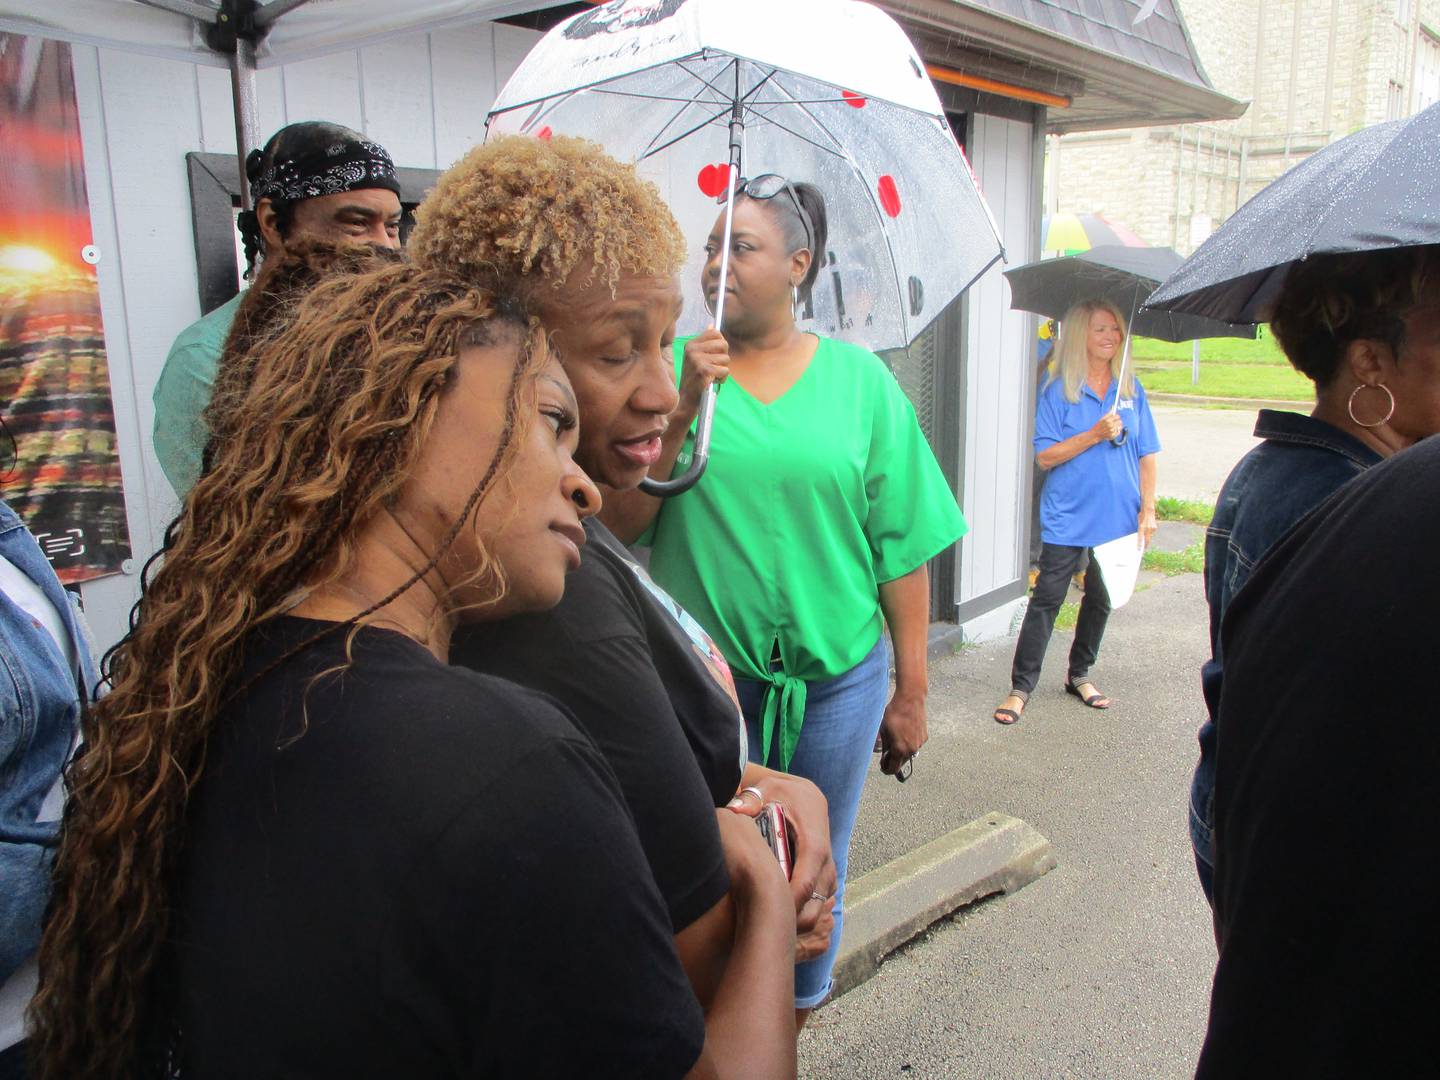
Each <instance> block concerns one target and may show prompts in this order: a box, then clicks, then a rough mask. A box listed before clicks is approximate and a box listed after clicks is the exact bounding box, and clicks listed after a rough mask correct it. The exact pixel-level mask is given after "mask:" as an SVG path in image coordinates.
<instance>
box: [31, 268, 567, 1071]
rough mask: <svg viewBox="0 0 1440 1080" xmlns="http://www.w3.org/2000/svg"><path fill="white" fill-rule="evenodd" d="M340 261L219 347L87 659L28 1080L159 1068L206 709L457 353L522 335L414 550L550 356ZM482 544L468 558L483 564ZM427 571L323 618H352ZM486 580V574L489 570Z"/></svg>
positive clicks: (477, 496)
mask: <svg viewBox="0 0 1440 1080" xmlns="http://www.w3.org/2000/svg"><path fill="white" fill-rule="evenodd" d="M351 261H352V262H356V263H363V262H365V259H364V258H363V257H358V256H357V257H356V258H355V259H353V260H351ZM268 269H269V270H272V271H274V270H275V267H273V266H272V267H270V268H268ZM281 269H282V270H283V269H284V268H283V267H282V268H281ZM341 269H342V271H343V270H344V269H345V268H343V267H342V268H341ZM314 270H315V268H314V267H313V266H310V267H307V266H305V265H301V266H300V268H299V269H298V270H295V271H294V272H289V271H287V272H286V273H285V274H281V276H280V277H276V278H273V279H272V282H273V281H279V280H281V279H282V278H283V277H286V276H288V277H290V278H292V279H294V280H301V279H304V278H307V277H314V276H316V275H315V273H314ZM349 271H350V272H340V273H338V274H337V275H336V276H333V277H325V278H324V279H323V280H318V283H316V284H314V287H313V288H312V289H311V290H310V291H309V292H308V293H306V295H305V296H304V297H303V298H302V299H299V300H298V301H297V302H295V305H294V310H293V312H291V311H287V312H285V313H284V314H283V316H275V317H273V318H266V317H264V313H263V312H260V313H257V319H256V321H255V322H254V323H252V324H251V325H250V329H249V336H248V337H247V338H245V342H244V344H243V345H242V344H241V342H240V340H239V339H238V338H237V339H235V340H234V341H232V344H233V345H235V346H237V347H239V348H243V349H246V350H249V351H246V352H242V353H241V354H239V355H233V356H232V355H227V357H226V358H225V363H226V364H231V363H233V364H238V365H240V366H241V368H242V369H243V370H245V371H246V372H247V377H246V379H245V388H244V392H243V393H240V392H239V391H238V390H236V391H235V392H234V393H233V395H232V396H231V398H230V399H229V401H228V402H227V407H228V408H229V409H230V410H232V413H233V415H228V416H226V417H223V418H222V417H220V416H218V415H216V417H215V418H216V419H223V420H224V423H223V430H224V432H225V437H224V438H223V439H217V440H216V441H215V444H214V454H213V457H214V460H213V463H212V467H211V468H210V470H209V471H207V472H206V473H205V475H203V476H202V477H201V478H200V480H199V482H198V483H197V484H196V485H195V488H194V489H193V490H192V491H191V493H190V495H189V496H188V497H187V498H186V500H185V503H184V505H183V507H182V509H181V512H180V517H179V518H178V519H177V520H176V521H175V523H174V524H173V525H172V526H171V528H170V530H169V532H168V534H167V537H166V545H165V548H164V561H163V563H161V564H160V567H159V569H158V571H157V572H155V573H154V575H153V576H151V575H150V574H149V573H148V568H147V573H146V574H145V575H142V593H141V599H140V602H139V604H138V605H137V606H136V610H135V614H134V615H133V616H132V624H131V629H130V632H129V633H128V634H127V635H126V636H125V638H124V639H123V640H122V641H121V642H120V643H119V644H118V645H116V646H115V647H114V648H113V649H112V650H111V651H110V653H109V654H108V655H107V657H106V660H105V669H106V671H105V673H106V677H107V678H108V680H109V682H110V684H111V687H112V689H111V691H110V693H109V694H108V695H106V696H104V697H102V698H100V699H99V700H98V701H96V702H95V703H94V704H93V705H91V706H90V707H89V708H87V709H86V711H85V715H84V717H83V720H82V727H83V732H84V745H83V750H82V752H81V753H80V754H79V755H77V757H76V758H75V760H74V762H73V763H72V764H71V765H70V767H69V769H68V770H67V774H66V786H67V788H68V792H69V799H68V801H67V804H66V808H65V817H64V825H63V827H62V829H61V834H60V847H59V851H58V853H57V855H56V859H55V870H54V889H53V895H52V899H51V904H50V913H49V917H48V921H47V923H46V927H45V932H44V937H43V940H42V942H41V945H40V985H39V989H38V992H37V993H36V995H35V998H34V1001H33V1004H32V1006H31V1019H32V1020H33V1023H34V1031H35V1033H34V1039H33V1045H34V1051H35V1059H36V1064H37V1066H38V1075H39V1076H40V1077H42V1078H44V1080H61V1078H69V1077H88V1078H115V1080H122V1078H124V1080H128V1078H131V1077H135V1076H140V1075H149V1074H152V1073H153V1074H155V1075H159V1074H160V1072H159V1069H160V1066H161V1065H163V1063H164V1060H165V1059H166V1057H167V1055H168V1054H169V1053H170V1052H171V1044H170V1039H171V1037H172V1036H171V1033H170V1031H169V1030H168V1029H169V1023H170V1020H169V1016H168V1006H169V1005H170V1003H171V1002H170V995H171V994H172V993H173V986H171V985H170V980H169V978H168V977H167V975H166V974H165V959H166V956H167V954H168V950H169V949H170V946H171V941H172V934H173V921H174V915H173V907H174V904H175V897H174V882H175V875H176V873H177V870H178V867H179V865H180V864H179V859H180V853H181V851H182V849H183V848H184V845H185V828H186V804H187V801H188V799H189V796H190V793H191V792H192V791H193V790H194V788H195V785H196V783H197V782H199V780H200V777H201V774H202V772H203V770H204V766H205V760H206V756H207V750H208V748H209V745H210V741H211V739H212V737H213V735H214V731H215V725H216V721H217V717H218V716H219V715H220V713H221V712H222V710H223V708H224V707H225V705H226V703H227V702H228V701H229V700H230V699H231V698H232V697H234V696H235V695H237V694H239V693H241V692H243V689H244V687H243V686H237V682H238V681H239V671H240V667H241V660H242V657H243V656H244V653H245V648H246V644H247V642H248V640H249V638H250V635H251V633H252V632H253V631H254V630H255V628H256V627H257V626H259V625H260V624H261V623H263V622H265V621H267V620H269V619H273V618H275V617H277V616H278V615H281V614H283V613H284V612H286V611H287V610H289V607H290V606H291V604H292V603H293V601H294V599H295V598H296V597H297V596H298V595H300V594H302V593H303V592H304V591H306V590H312V589H316V588H319V587H322V586H324V585H325V584H327V583H329V582H333V581H335V580H338V579H339V578H340V577H341V576H342V575H343V574H344V573H345V571H346V569H347V568H348V567H349V566H350V565H351V564H352V561H353V557H354V554H355V550H356V546H357V542H358V537H359V535H360V533H361V531H362V529H363V528H364V527H365V525H366V523H367V522H369V521H370V519H371V518H372V517H373V516H374V515H375V514H377V513H379V512H380V510H381V509H382V508H383V507H384V506H386V505H387V504H388V503H390V501H391V500H393V499H394V498H395V497H396V496H397V494H398V492H399V491H400V489H401V487H402V486H403V484H404V483H405V482H406V480H407V478H408V476H409V475H410V473H411V472H412V470H413V469H414V467H415V464H416V462H417V461H418V460H419V457H420V454H421V450H422V447H423V445H424V443H425V440H426V436H427V434H428V432H429V430H430V428H431V425H432V421H433V420H434V417H435V414H436V410H437V408H438V405H439V401H440V397H441V395H442V394H444V393H445V392H446V388H447V386H448V385H450V384H451V383H453V381H454V380H453V379H452V377H451V376H452V374H453V373H454V371H455V367H456V363H457V358H458V355H459V353H460V351H461V349H462V348H464V347H466V346H469V345H486V344H491V343H493V339H494V338H495V335H496V333H497V331H502V332H508V333H513V334H514V335H515V338H516V340H517V341H518V342H520V347H519V348H518V350H517V358H516V362H515V367H514V370H513V373H512V376H511V383H510V390H509V397H508V400H507V410H506V414H505V418H504V422H503V428H502V430H501V432H500V439H499V448H498V449H497V451H496V452H495V455H494V457H493V458H492V460H491V462H490V464H489V466H488V469H487V470H486V471H485V473H484V475H483V476H481V477H479V479H478V482H477V485H476V487H475V489H474V491H473V492H472V494H471V496H470V500H469V502H468V503H467V505H466V506H465V508H464V509H463V510H462V511H461V513H460V514H459V515H458V517H457V519H456V521H455V522H454V523H453V524H452V526H451V529H450V532H449V535H448V536H446V537H443V538H442V539H441V540H440V542H439V544H438V550H437V551H436V552H435V553H433V556H432V559H431V563H430V566H433V565H434V564H435V562H437V561H438V560H439V559H440V558H441V556H442V555H443V554H444V552H445V550H447V549H448V547H449V545H450V543H451V542H452V541H453V540H454V538H455V536H456V535H457V533H458V532H459V530H460V529H461V528H462V527H463V526H464V525H465V524H466V523H467V522H469V521H472V520H473V519H472V516H471V515H472V512H473V511H474V508H475V507H476V506H477V505H478V504H479V502H480V500H481V499H482V498H484V497H485V496H486V494H487V493H488V492H490V491H491V490H493V489H494V488H495V486H496V485H497V484H501V483H504V482H505V479H506V477H507V475H508V473H509V470H510V468H511V466H512V465H513V462H514V460H515V457H516V456H517V454H518V447H519V446H520V445H521V443H522V442H523V438H524V430H525V422H524V419H523V416H522V409H521V404H520V403H521V401H522V398H523V397H524V396H525V395H526V394H528V393H529V392H530V388H532V387H533V385H534V381H535V379H536V377H537V372H538V370H539V367H540V365H541V364H543V363H544V360H545V355H546V354H545V351H544V343H543V340H541V339H539V338H538V337H537V336H536V334H535V331H534V329H533V327H532V326H531V324H530V323H529V321H528V320H527V319H526V318H525V317H524V315H523V312H522V310H521V309H520V308H519V306H518V305H516V304H515V303H514V302H512V301H509V300H506V299H505V298H503V297H497V296H496V295H494V294H493V293H491V292H489V291H487V290H485V289H482V288H480V287H478V286H476V285H475V284H474V283H472V282H470V281H467V280H463V279H460V278H458V277H456V276H454V275H450V274H445V273H442V272H438V271H427V270H422V269H420V268H417V267H414V266H410V265H408V264H406V263H395V262H391V261H388V260H380V261H378V262H377V263H376V264H375V265H373V266H371V267H369V268H366V267H364V266H351V267H350V268H349ZM276 272H277V273H279V271H276ZM277 295H282V294H277ZM481 554H482V556H484V558H485V562H486V564H487V565H486V566H482V567H481V568H480V572H481V573H484V572H486V570H487V569H498V567H496V566H493V565H492V564H493V562H494V561H493V558H492V557H490V556H489V554H488V553H487V552H485V551H483V550H482V553H481ZM430 566H426V567H423V568H422V569H421V570H419V571H417V572H416V574H415V575H414V576H413V577H412V578H411V579H410V581H409V582H408V583H406V584H405V585H404V586H401V587H399V588H397V589H396V590H395V591H394V592H392V593H391V594H390V595H389V596H387V597H385V598H384V599H382V600H380V601H379V602H378V603H376V604H374V605H373V606H372V607H371V608H370V609H368V610H367V611H365V612H362V613H360V614H359V615H357V616H355V617H354V618H353V619H351V620H349V621H348V622H345V623H337V624H334V625H333V626H332V627H330V628H327V630H325V631H322V633H333V632H339V631H343V630H346V629H348V628H350V627H353V626H355V625H358V624H360V623H363V622H364V621H365V620H366V619H367V618H368V617H369V616H370V615H371V614H373V613H374V612H375V611H377V610H379V609H381V608H382V607H384V606H385V605H386V604H388V603H389V602H390V601H391V600H393V599H394V598H395V597H396V596H398V595H399V594H400V593H401V592H403V591H404V590H405V589H406V588H408V587H410V585H413V584H414V582H415V581H417V580H419V578H420V577H421V576H422V575H423V574H424V573H425V572H427V571H428V570H429V569H430ZM490 576H491V577H493V578H494V580H495V582H496V589H497V590H503V588H504V579H503V574H491V575H490ZM315 640H318V637H312V638H311V639H309V640H308V641H306V642H305V643H303V645H302V646H299V647H297V648H303V647H305V646H308V645H310V644H313V643H314V641H315ZM288 655H290V654H287V656H288ZM277 663H278V662H277ZM273 666H274V665H273V664H272V668H273ZM165 1075H169V1074H168V1073H165Z"/></svg>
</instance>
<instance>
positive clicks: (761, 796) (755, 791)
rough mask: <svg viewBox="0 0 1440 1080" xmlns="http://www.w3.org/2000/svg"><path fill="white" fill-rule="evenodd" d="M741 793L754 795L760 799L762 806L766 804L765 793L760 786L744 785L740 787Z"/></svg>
mask: <svg viewBox="0 0 1440 1080" xmlns="http://www.w3.org/2000/svg"><path fill="white" fill-rule="evenodd" d="M740 795H754V796H755V798H757V799H759V800H760V805H761V806H764V805H765V793H764V792H763V791H761V790H760V789H759V788H758V787H742V788H741V789H740ZM740 795H737V796H735V797H736V798H737V799H738V798H739V797H740Z"/></svg>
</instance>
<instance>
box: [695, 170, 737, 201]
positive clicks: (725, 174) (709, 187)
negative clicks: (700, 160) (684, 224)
mask: <svg viewBox="0 0 1440 1080" xmlns="http://www.w3.org/2000/svg"><path fill="white" fill-rule="evenodd" d="M695 182H696V183H697V184H699V185H700V190H701V192H703V193H704V194H706V195H708V196H710V198H712V199H718V198H719V197H720V196H721V195H723V194H725V189H726V188H728V187H729V186H730V166H729V165H706V166H705V167H704V168H703V169H701V170H700V175H699V176H697V177H696V178H695Z"/></svg>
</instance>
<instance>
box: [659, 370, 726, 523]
mask: <svg viewBox="0 0 1440 1080" xmlns="http://www.w3.org/2000/svg"><path fill="white" fill-rule="evenodd" d="M715 390H716V386H715V384H714V383H713V382H712V383H711V384H710V385H709V386H707V387H705V392H704V393H703V394H701V395H700V409H699V411H698V412H696V414H695V447H694V454H693V457H692V458H691V461H690V467H689V468H688V469H686V470H685V472H684V473H683V474H682V475H680V476H677V477H675V478H674V479H672V480H656V479H654V478H653V477H650V476H647V477H646V478H645V479H644V480H641V481H640V490H641V491H643V492H645V494H646V495H655V496H658V497H659V498H662V499H665V498H669V497H670V496H672V495H680V494H682V493H684V492H686V491H689V490H690V489H691V488H692V487H694V486H695V482H696V481H697V480H699V479H700V475H701V473H703V472H704V471H705V466H706V465H708V464H709V463H710V429H711V427H712V426H713V421H714V419H715Z"/></svg>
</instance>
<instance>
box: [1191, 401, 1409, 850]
mask: <svg viewBox="0 0 1440 1080" xmlns="http://www.w3.org/2000/svg"><path fill="white" fill-rule="evenodd" d="M1255 435H1256V437H1257V438H1261V439H1264V440H1265V441H1264V442H1262V443H1261V444H1260V445H1259V446H1257V447H1255V449H1253V450H1251V451H1250V452H1249V453H1248V454H1246V455H1245V456H1244V457H1243V458H1241V459H1240V463H1239V464H1238V465H1236V466H1235V468H1234V470H1233V471H1232V472H1231V473H1230V476H1229V478H1228V479H1227V480H1226V481H1225V486H1224V487H1223V488H1221V489H1220V498H1219V500H1218V502H1217V503H1216V505H1215V517H1214V520H1213V521H1211V523H1210V527H1209V529H1207V530H1206V532H1205V599H1206V600H1207V601H1208V602H1209V604H1210V659H1209V660H1208V661H1207V662H1206V663H1205V665H1204V667H1203V668H1201V671H1200V681H1201V685H1202V687H1203V688H1204V691H1205V705H1206V708H1207V709H1208V710H1209V713H1210V719H1209V720H1207V721H1206V723H1205V725H1204V726H1203V727H1202V728H1201V729H1200V764H1199V765H1198V766H1197V767H1196V769H1195V779H1194V781H1193V783H1192V784H1191V789H1190V839H1191V842H1192V843H1193V844H1194V846H1195V854H1196V857H1197V858H1199V859H1201V860H1202V861H1203V862H1204V863H1205V864H1206V865H1207V866H1209V865H1212V859H1211V850H1212V846H1211V845H1212V839H1211V829H1212V827H1213V825H1214V820H1215V819H1214V805H1213V802H1214V792H1215V743H1216V728H1215V710H1216V707H1217V706H1218V705H1219V703H1220V686H1221V682H1222V679H1223V673H1222V668H1221V656H1220V624H1221V622H1222V620H1223V619H1224V617H1225V611H1226V609H1227V608H1228V607H1229V606H1230V601H1231V600H1232V599H1234V597H1235V594H1236V593H1238V592H1239V591H1240V589H1241V587H1242V586H1244V584H1245V582H1246V581H1248V580H1249V578H1250V573H1251V571H1252V570H1254V569H1255V565H1256V563H1258V562H1259V561H1260V559H1261V558H1262V557H1263V556H1264V555H1265V553H1266V552H1267V551H1269V550H1270V548H1271V547H1273V546H1274V545H1275V543H1276V542H1277V541H1278V540H1280V538H1281V537H1283V536H1284V535H1285V534H1286V533H1287V532H1289V531H1290V528H1291V526H1293V525H1295V524H1296V523H1297V522H1298V521H1300V519H1301V518H1303V517H1305V515H1306V514H1308V513H1309V512H1310V511H1311V510H1313V509H1315V507H1317V506H1319V505H1320V504H1321V503H1322V502H1324V501H1325V500H1326V499H1328V498H1329V497H1330V496H1331V495H1332V494H1334V493H1335V492H1336V491H1338V490H1339V489H1340V488H1342V487H1344V486H1345V484H1347V483H1348V482H1349V481H1351V480H1353V479H1354V478H1355V477H1357V476H1359V475H1360V474H1361V473H1363V472H1364V471H1365V470H1366V469H1368V468H1370V466H1372V465H1378V464H1379V463H1380V461H1381V457H1380V455H1379V454H1377V453H1376V452H1375V451H1374V450H1371V449H1370V448H1369V447H1368V446H1366V445H1365V444H1364V443H1362V442H1360V440H1358V439H1356V438H1354V437H1353V436H1351V435H1347V434H1346V433H1345V432H1343V431H1341V430H1340V429H1339V428H1336V427H1332V426H1331V425H1330V424H1327V423H1325V421H1323V420H1316V419H1315V418H1314V417H1313V416H1304V415H1302V414H1300V413H1292V412H1276V411H1273V410H1271V409H1261V410H1260V415H1259V417H1258V418H1257V419H1256V421H1255Z"/></svg>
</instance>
